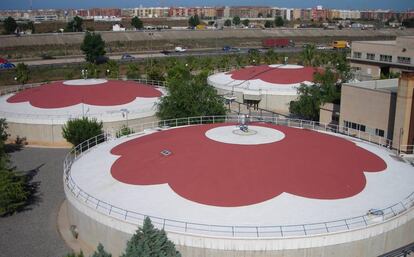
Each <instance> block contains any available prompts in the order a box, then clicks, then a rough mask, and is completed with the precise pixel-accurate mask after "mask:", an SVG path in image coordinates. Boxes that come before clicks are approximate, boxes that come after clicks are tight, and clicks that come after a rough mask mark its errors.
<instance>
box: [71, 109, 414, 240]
mask: <svg viewBox="0 0 414 257" xmlns="http://www.w3.org/2000/svg"><path fill="white" fill-rule="evenodd" d="M238 120H239V116H204V117H189V118H181V119H172V120H163V121H158V122H151V123H146V124H140V125H139V126H135V127H133V129H134V131H136V132H137V133H141V134H142V131H145V130H146V129H154V130H163V129H167V128H169V127H178V126H187V125H195V124H208V123H236V122H238ZM250 121H251V122H266V123H271V124H277V125H285V126H289V127H298V128H304V129H312V130H316V131H322V132H331V133H337V134H340V135H347V136H352V137H355V138H359V139H362V140H365V141H369V142H372V143H376V144H378V145H380V146H389V145H391V142H390V141H389V140H387V139H384V138H377V137H376V136H375V135H369V136H366V135H362V134H361V132H359V131H358V133H356V132H357V131H353V130H352V129H347V128H343V127H338V126H331V125H327V124H321V123H318V122H314V121H306V120H298V119H288V118H280V117H250ZM361 135H362V137H361ZM113 138H114V135H113V134H112V133H108V132H106V133H104V134H101V135H99V136H96V137H94V138H91V139H89V140H87V141H85V142H83V143H81V144H80V145H78V146H76V147H75V148H73V149H72V151H71V152H70V153H69V154H68V155H67V156H66V158H65V160H64V165H63V168H64V182H65V186H66V187H67V189H68V191H69V192H70V193H72V195H73V197H75V198H77V199H78V200H79V201H81V202H83V203H84V204H86V205H88V206H90V207H92V208H94V209H96V210H98V211H99V212H102V213H104V214H106V215H109V216H111V217H114V218H117V219H120V220H125V221H128V222H132V223H135V224H137V223H138V224H142V222H143V220H144V219H145V217H147V215H145V214H142V213H137V212H134V211H130V210H127V209H122V208H119V207H117V206H114V205H112V204H110V203H107V202H105V201H102V200H100V199H98V198H96V197H94V196H92V195H90V194H88V193H87V192H86V191H84V190H83V189H82V188H80V187H79V186H78V185H77V184H76V182H75V181H74V180H73V179H72V177H71V166H72V164H73V162H74V161H76V160H77V159H78V158H80V157H81V156H82V155H83V154H84V153H85V152H87V151H89V150H90V149H91V148H93V147H95V146H97V145H99V144H101V143H104V142H106V141H108V140H112V139H113ZM366 138H368V139H369V140H366ZM413 206H414V192H413V193H411V194H410V195H408V196H407V197H406V198H404V199H402V200H401V201H400V202H398V203H395V204H393V205H391V206H389V207H386V208H384V209H381V210H371V211H369V212H368V213H367V214H366V215H362V216H357V217H350V218H347V219H341V220H334V221H327V222H320V223H312V224H299V225H279V226H225V225H213V224H199V223H191V222H186V221H179V220H172V219H165V218H162V217H154V216H149V217H150V218H151V220H152V222H153V224H154V225H155V226H157V227H159V228H163V229H165V230H167V231H176V232H184V233H194V234H202V235H211V236H225V237H241V238H260V237H290V236H306V235H313V234H325V233H331V232H338V231H346V230H351V229H357V228H364V227H367V226H369V225H371V224H376V223H379V222H384V221H386V220H388V219H390V218H392V217H395V216H396V215H398V214H401V213H403V212H405V211H406V210H408V209H409V208H411V207H413Z"/></svg>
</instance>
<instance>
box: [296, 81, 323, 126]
mask: <svg viewBox="0 0 414 257" xmlns="http://www.w3.org/2000/svg"><path fill="white" fill-rule="evenodd" d="M297 91H298V99H297V100H296V101H291V102H290V105H289V112H290V113H291V114H293V115H295V116H299V117H301V118H304V119H307V120H319V108H320V105H321V95H320V94H321V90H320V87H319V86H318V85H315V84H314V85H310V86H308V85H305V84H302V85H300V86H299V88H298V90H297Z"/></svg>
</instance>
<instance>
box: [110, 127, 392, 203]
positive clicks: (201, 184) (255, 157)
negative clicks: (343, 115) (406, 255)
mask: <svg viewBox="0 0 414 257" xmlns="http://www.w3.org/2000/svg"><path fill="white" fill-rule="evenodd" d="M256 125H257V124H256ZM217 126H219V125H202V126H193V127H186V128H179V129H171V130H167V131H163V132H158V133H155V134H151V135H148V136H144V137H140V138H137V139H133V140H130V141H128V142H125V143H123V144H120V145H118V146H116V147H115V148H113V149H112V150H111V153H112V154H114V155H119V156H120V157H119V158H118V159H117V160H116V161H115V163H114V164H113V165H112V167H111V173H112V176H113V177H114V178H115V179H117V180H119V181H121V182H124V183H127V184H134V185H155V184H163V183H168V184H169V186H170V187H171V188H172V189H173V190H174V191H175V192H176V193H177V194H179V195H180V196H182V197H184V198H186V199H188V200H191V201H194V202H198V203H202V204H206V205H214V206H225V207H235V206H244V205H250V204H255V203H260V202H263V201H265V200H268V199H271V198H274V197H276V196H278V195H280V194H281V193H283V192H288V193H290V194H294V195H298V196H303V197H308V198H315V199H341V198H346V197H351V196H354V195H356V194H358V193H359V192H361V191H362V190H363V189H364V187H365V184H366V180H365V175H364V173H363V172H364V171H366V172H378V171H382V170H384V169H385V168H386V167H387V165H386V163H385V162H384V161H383V160H382V159H381V158H379V157H378V156H377V155H375V154H373V153H371V152H369V151H367V150H365V149H363V148H360V147H358V146H356V145H355V144H354V143H352V142H351V141H348V140H345V139H342V138H339V137H335V136H330V135H326V134H322V133H318V132H314V131H309V130H302V129H295V128H289V127H283V126H274V125H269V124H266V125H265V124H260V126H266V127H271V128H275V129H278V130H280V131H282V132H283V133H285V135H286V137H285V138H284V139H283V140H281V141H279V142H275V143H270V144H262V145H253V146H251V145H250V146H249V145H233V144H225V143H219V142H216V141H213V140H210V139H208V138H207V137H205V132H206V131H207V130H209V129H211V128H213V127H217ZM164 149H167V150H170V151H171V152H172V154H171V155H170V156H163V155H161V154H160V152H161V151H162V150H164Z"/></svg>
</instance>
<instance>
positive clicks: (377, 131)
mask: <svg viewBox="0 0 414 257" xmlns="http://www.w3.org/2000/svg"><path fill="white" fill-rule="evenodd" d="M375 135H376V136H380V137H384V130H382V129H375Z"/></svg>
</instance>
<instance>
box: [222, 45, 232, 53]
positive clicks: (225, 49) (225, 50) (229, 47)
mask: <svg viewBox="0 0 414 257" xmlns="http://www.w3.org/2000/svg"><path fill="white" fill-rule="evenodd" d="M230 49H231V46H223V51H224V52H229V51H230Z"/></svg>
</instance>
